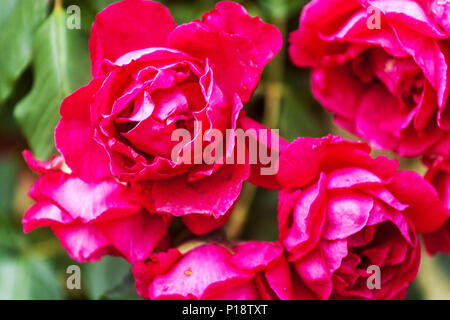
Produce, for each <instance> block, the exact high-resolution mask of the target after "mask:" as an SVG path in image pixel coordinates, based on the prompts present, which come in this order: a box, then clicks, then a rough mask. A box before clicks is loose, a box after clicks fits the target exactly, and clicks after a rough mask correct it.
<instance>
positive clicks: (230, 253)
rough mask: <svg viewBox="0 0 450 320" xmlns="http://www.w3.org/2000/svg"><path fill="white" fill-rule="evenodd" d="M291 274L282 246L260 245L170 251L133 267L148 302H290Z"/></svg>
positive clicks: (211, 246)
mask: <svg viewBox="0 0 450 320" xmlns="http://www.w3.org/2000/svg"><path fill="white" fill-rule="evenodd" d="M180 250H181V249H180ZM289 272H290V271H289V265H288V263H287V260H286V258H285V257H284V255H283V247H282V246H281V245H280V244H279V243H277V242H274V243H269V242H256V241H251V242H244V243H239V244H236V245H234V246H225V245H222V244H215V243H209V244H201V243H200V244H197V246H194V245H191V247H190V248H189V249H187V251H183V252H181V251H179V250H178V249H170V250H169V251H167V252H159V253H154V254H153V255H151V256H150V257H149V258H148V259H147V260H146V261H145V262H140V263H137V264H135V265H134V266H133V273H134V276H135V279H136V289H137V291H138V293H139V294H140V295H141V296H142V297H144V298H146V299H215V300H255V299H290V298H291V297H292V285H291V281H290V277H289Z"/></svg>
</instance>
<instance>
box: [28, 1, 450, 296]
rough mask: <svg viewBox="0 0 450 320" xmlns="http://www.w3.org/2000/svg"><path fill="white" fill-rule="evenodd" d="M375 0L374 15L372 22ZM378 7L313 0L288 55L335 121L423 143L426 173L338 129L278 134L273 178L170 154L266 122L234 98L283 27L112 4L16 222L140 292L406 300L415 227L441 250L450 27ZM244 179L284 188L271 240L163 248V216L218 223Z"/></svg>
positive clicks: (420, 10) (409, 11)
mask: <svg viewBox="0 0 450 320" xmlns="http://www.w3.org/2000/svg"><path fill="white" fill-rule="evenodd" d="M372 2H373V5H374V6H378V7H379V9H380V10H381V11H382V12H383V19H382V28H381V29H380V30H376V31H374V32H373V33H371V32H372V31H371V30H367V29H364V28H365V26H366V24H365V23H366V22H365V21H366V20H365V19H366V18H367V13H366V11H365V8H366V7H367V6H369V5H371V4H372ZM422 2H424V3H425V4H422ZM390 3H391V4H389V1H356V0H352V1H347V0H342V1H329V0H320V1H312V2H311V3H310V4H308V5H307V6H306V8H305V10H304V12H303V15H302V18H301V25H300V29H299V30H298V31H296V32H294V33H293V35H292V36H291V44H292V45H291V47H290V53H291V57H292V59H293V61H294V62H295V63H296V64H298V65H302V66H312V67H313V68H314V70H313V76H312V82H313V92H314V94H315V96H316V97H317V98H318V99H319V101H320V102H322V103H323V104H324V106H325V107H326V108H327V109H328V110H331V111H333V112H334V113H336V120H337V121H338V122H339V123H341V124H342V125H344V126H345V127H346V128H348V129H349V130H351V131H352V132H354V133H357V134H359V135H361V136H362V137H363V138H366V139H367V140H369V142H371V143H372V144H374V145H375V146H379V147H382V148H389V149H393V150H396V151H398V152H399V153H401V154H403V155H416V154H422V153H423V154H425V153H426V155H427V157H426V159H427V160H426V161H427V164H428V165H429V166H430V171H429V173H428V175H427V177H426V178H427V180H428V181H427V180H426V179H424V178H422V177H420V176H419V175H418V174H416V173H414V172H409V171H399V170H398V167H399V165H398V163H397V162H396V161H393V160H389V159H388V158H386V157H384V156H380V157H377V158H372V157H371V156H370V154H369V153H370V151H371V150H370V147H369V146H368V145H367V144H365V143H362V142H350V141H346V140H343V139H342V138H340V137H335V136H327V137H323V138H317V139H313V138H299V139H297V140H295V141H293V142H292V143H290V144H288V143H287V142H285V141H284V140H283V139H282V138H280V144H279V145H280V148H279V149H277V150H275V149H274V150H272V151H273V152H279V153H280V157H279V161H278V165H279V170H278V173H277V174H276V175H274V176H262V175H260V174H259V170H258V168H259V167H260V166H262V165H263V164H261V163H257V164H250V163H245V164H228V163H224V162H217V163H213V164H192V163H195V162H192V161H191V162H189V163H185V162H183V157H182V154H181V153H180V154H179V157H178V159H177V161H174V160H173V159H172V158H171V151H172V149H173V147H174V142H173V141H172V139H171V136H172V133H173V131H174V130H176V129H178V128H185V129H187V130H190V131H191V132H192V137H193V138H192V141H189V142H188V143H187V144H186V145H184V146H183V149H184V150H190V151H194V150H197V148H194V146H195V145H197V144H198V143H202V142H201V139H202V138H203V137H204V136H206V137H208V132H209V131H210V130H212V129H218V130H220V131H222V132H225V130H227V129H236V128H243V129H248V128H258V129H260V128H262V125H260V124H259V123H256V122H255V121H254V120H251V119H250V118H248V117H247V116H246V115H245V113H244V112H243V111H242V106H243V104H245V103H246V102H248V101H249V100H250V98H251V96H252V93H253V91H254V90H255V88H256V86H257V85H258V82H259V78H260V76H261V72H262V69H263V67H264V66H265V64H266V63H267V62H269V61H270V60H271V59H272V58H273V57H274V56H275V55H276V54H277V53H278V51H279V50H280V48H281V46H282V36H281V34H280V32H279V31H278V30H277V29H276V28H275V27H274V26H272V25H270V24H266V23H264V22H262V21H261V19H260V18H258V17H250V16H249V15H248V14H247V12H246V11H245V9H244V8H243V7H242V6H241V5H239V4H237V3H234V2H229V1H223V2H219V3H218V4H217V5H216V8H215V9H213V10H211V11H209V12H207V13H205V14H204V15H203V17H202V19H201V20H194V21H192V22H189V23H186V24H182V25H176V24H175V22H174V21H173V19H172V17H171V16H170V13H169V11H168V9H167V8H165V7H164V6H162V5H161V4H159V3H156V2H152V1H147V0H124V1H122V2H119V3H115V4H112V5H110V6H108V7H107V8H106V9H105V10H103V11H102V12H100V13H99V14H98V15H97V17H96V20H95V22H94V24H93V27H92V33H91V38H90V42H89V47H90V52H91V61H92V75H93V79H92V81H91V82H90V83H89V84H87V85H86V86H84V87H82V88H80V89H79V90H77V91H76V92H74V93H73V94H72V95H70V96H69V97H67V98H66V99H65V100H64V101H63V103H62V105H61V110H60V113H61V120H60V122H59V124H58V126H57V128H56V129H55V141H56V147H57V150H58V151H59V152H60V153H61V156H55V157H54V158H53V159H52V160H50V161H38V160H36V159H34V158H33V156H32V155H31V153H30V152H28V151H25V152H24V157H25V159H26V161H27V163H28V165H29V166H30V168H31V169H32V170H34V171H36V172H37V173H39V174H41V176H40V177H39V178H38V179H37V181H36V182H35V184H34V185H33V187H32V189H31V191H30V196H31V197H32V198H33V199H34V200H35V201H36V203H35V204H34V205H33V206H32V207H31V208H30V209H29V210H28V211H27V212H26V213H25V216H24V218H23V227H24V231H25V232H29V231H31V230H33V229H35V228H37V227H42V226H48V227H50V228H51V229H52V231H53V232H54V233H55V235H56V236H57V237H58V238H59V240H60V242H61V244H62V245H63V247H64V248H65V249H66V250H67V252H68V254H69V255H70V256H71V257H72V258H73V259H75V260H77V261H79V262H84V261H90V262H92V261H96V260H98V259H100V258H101V257H102V256H104V255H107V254H109V255H116V256H121V257H123V258H125V259H126V260H127V261H129V262H130V263H131V264H132V265H133V274H134V276H135V280H136V289H137V291H138V293H139V294H140V295H141V296H142V297H144V298H149V299H401V298H403V297H404V296H405V294H406V289H407V287H408V285H409V284H410V283H411V282H412V280H413V279H414V278H415V276H416V274H417V271H418V267H419V263H420V246H419V242H418V239H417V233H422V234H423V238H424V241H425V245H426V247H427V249H428V250H429V252H430V253H436V252H438V251H449V249H450V240H449V229H450V219H449V216H450V158H449V157H450V152H448V154H446V155H445V156H444V153H442V152H439V156H436V152H437V151H436V150H448V146H446V143H448V142H446V141H447V140H445V139H444V136H446V135H448V132H447V131H448V130H450V127H449V124H450V118H449V116H450V103H448V102H447V100H449V101H450V99H447V96H448V90H449V88H450V82H449V81H447V74H450V73H449V72H450V71H448V70H447V65H449V66H450V54H449V53H448V51H447V50H450V45H449V43H448V38H449V32H450V21H449V20H448V19H447V17H448V16H447V15H445V14H444V13H442V11H439V10H438V9H442V8H441V7H439V8H438V9H436V8H435V7H433V5H436V3H435V2H432V1H429V2H427V1H420V4H419V1H404V3H405V4H406V3H408V4H409V6H402V5H393V4H392V1H391V2H390ZM428 5H429V7H427V6H428ZM433 8H435V9H433ZM443 9H445V10H447V9H448V7H445V8H443ZM427 10H428V11H427ZM429 10H431V12H432V13H433V15H431V16H430V15H428V12H429ZM445 12H448V11H445ZM411 23H414V25H416V26H417V27H416V28H414V30H413V29H410V28H409V27H408V24H411ZM199 122H200V123H201V124H202V125H201V126H200V128H201V129H198V128H199V126H196V125H195V124H196V123H199ZM196 130H197V131H196ZM198 130H201V132H200V131H198ZM227 139H234V137H232V136H231V137H230V136H228V137H227ZM199 141H200V142H199ZM259 142H260V143H263V142H262V141H259ZM227 145H229V146H231V147H230V149H229V150H226V152H225V153H224V157H229V156H231V155H232V154H233V143H230V144H227ZM197 146H198V145H197ZM432 146H436V148H435V149H430V148H431V147H432ZM182 151H183V150H180V152H182ZM249 152H250V150H249ZM192 155H193V157H194V158H195V157H197V156H198V155H197V154H195V152H194V153H192ZM245 180H248V181H250V182H251V183H254V184H256V185H259V186H262V187H265V188H270V189H279V205H278V223H279V241H276V242H258V241H248V242H237V243H236V242H231V241H228V240H224V239H212V238H207V239H208V240H205V238H198V239H196V240H191V241H189V242H187V243H183V244H180V245H178V244H177V246H174V245H173V243H172V240H173V236H174V235H173V234H172V233H173V232H171V231H170V229H169V226H170V225H171V223H172V221H173V220H174V219H175V217H181V219H182V221H183V223H184V225H185V226H186V227H187V228H188V229H189V230H190V231H191V232H192V233H193V234H195V235H203V234H206V233H209V232H211V231H213V230H215V229H217V228H220V227H222V226H223V225H224V224H225V223H226V222H227V220H228V218H229V216H230V214H231V213H232V211H233V206H234V204H235V202H236V201H237V199H238V196H239V194H240V192H241V186H242V183H243V182H244V181H245ZM433 185H434V186H435V187H434V186H433ZM274 214H275V213H274ZM371 265H376V266H378V267H379V268H380V270H381V274H382V280H381V288H380V289H377V290H372V289H371V288H369V287H368V285H367V283H368V278H369V277H370V275H371V274H370V273H368V271H367V270H368V269H367V268H368V267H369V266H371Z"/></svg>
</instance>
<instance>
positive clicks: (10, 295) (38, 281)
mask: <svg viewBox="0 0 450 320" xmlns="http://www.w3.org/2000/svg"><path fill="white" fill-rule="evenodd" d="M55 275H56V273H55V271H54V270H53V268H52V266H51V264H50V263H49V262H48V261H45V260H27V259H23V258H17V257H13V256H6V255H2V256H1V257H0V283H1V285H0V299H1V300H4V299H20V300H25V299H62V298H63V294H62V290H61V284H60V283H59V281H58V279H57V277H55Z"/></svg>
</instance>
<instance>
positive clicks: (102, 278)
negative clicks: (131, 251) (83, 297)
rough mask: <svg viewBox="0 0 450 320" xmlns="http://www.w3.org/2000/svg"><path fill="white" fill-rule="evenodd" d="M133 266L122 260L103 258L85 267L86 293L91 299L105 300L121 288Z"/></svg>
mask: <svg viewBox="0 0 450 320" xmlns="http://www.w3.org/2000/svg"><path fill="white" fill-rule="evenodd" d="M130 269H131V266H130V264H129V263H128V262H126V261H125V260H124V259H121V258H114V257H108V256H106V257H103V259H102V260H100V261H99V262H96V263H92V264H85V265H84V266H83V272H82V275H84V276H85V277H84V283H85V288H83V289H85V291H86V293H87V295H88V297H89V298H90V299H101V298H105V297H106V295H107V294H108V293H110V292H111V291H113V290H114V289H116V288H120V286H121V285H122V283H123V282H124V281H125V279H126V277H127V275H128V274H129V273H130Z"/></svg>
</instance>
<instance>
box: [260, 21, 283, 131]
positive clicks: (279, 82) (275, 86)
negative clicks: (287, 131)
mask: <svg viewBox="0 0 450 320" xmlns="http://www.w3.org/2000/svg"><path fill="white" fill-rule="evenodd" d="M274 24H275V26H276V27H277V28H278V29H279V30H280V32H281V34H282V35H283V39H285V38H286V21H285V19H284V18H276V19H274ZM284 55H285V47H284V46H283V48H282V49H281V51H280V53H278V55H277V56H276V57H275V58H274V59H273V60H272V61H271V62H270V63H269V64H268V65H267V82H266V83H265V85H264V96H265V99H264V105H265V108H264V117H263V124H264V125H265V126H267V127H269V128H271V129H274V128H277V127H278V125H279V120H280V109H281V99H282V95H283V92H282V91H283V76H284V58H285V56H284Z"/></svg>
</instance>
